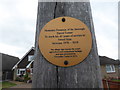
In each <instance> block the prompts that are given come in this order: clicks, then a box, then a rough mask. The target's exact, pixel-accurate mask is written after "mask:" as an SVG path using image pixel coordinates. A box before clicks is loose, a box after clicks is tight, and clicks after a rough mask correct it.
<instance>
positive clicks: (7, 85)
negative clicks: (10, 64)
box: [0, 81, 16, 90]
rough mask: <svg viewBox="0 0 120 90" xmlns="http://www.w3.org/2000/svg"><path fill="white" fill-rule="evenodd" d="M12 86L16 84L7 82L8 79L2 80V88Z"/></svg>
mask: <svg viewBox="0 0 120 90" xmlns="http://www.w3.org/2000/svg"><path fill="white" fill-rule="evenodd" d="M0 84H1V83H0ZM12 86H16V84H14V83H11V82H8V81H5V82H2V88H10V87H12ZM0 90H1V87H0Z"/></svg>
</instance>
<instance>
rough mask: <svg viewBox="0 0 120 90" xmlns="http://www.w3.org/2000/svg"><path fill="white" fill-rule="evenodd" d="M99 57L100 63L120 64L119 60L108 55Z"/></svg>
mask: <svg viewBox="0 0 120 90" xmlns="http://www.w3.org/2000/svg"><path fill="white" fill-rule="evenodd" d="M99 59H100V65H106V64H114V65H118V64H120V61H119V60H114V59H112V58H108V57H106V56H99Z"/></svg>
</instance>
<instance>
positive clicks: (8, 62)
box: [0, 53, 20, 71]
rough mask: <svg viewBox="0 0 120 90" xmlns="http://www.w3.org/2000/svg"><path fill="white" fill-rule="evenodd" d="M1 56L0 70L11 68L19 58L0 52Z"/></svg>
mask: <svg viewBox="0 0 120 90" xmlns="http://www.w3.org/2000/svg"><path fill="white" fill-rule="evenodd" d="M0 56H1V57H2V58H1V59H0V60H1V61H2V70H3V71H4V70H12V68H13V66H14V65H15V64H16V63H17V62H18V61H19V60H20V59H19V58H18V57H15V56H11V55H7V54H3V53H0Z"/></svg>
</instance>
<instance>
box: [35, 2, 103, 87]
mask: <svg viewBox="0 0 120 90" xmlns="http://www.w3.org/2000/svg"><path fill="white" fill-rule="evenodd" d="M61 16H70V17H74V18H76V19H79V20H81V21H82V22H84V23H85V24H86V25H87V26H88V28H89V29H90V32H91V34H92V49H91V52H90V54H89V55H88V57H87V58H86V59H85V60H84V61H83V62H81V63H80V64H78V65H75V66H72V67H67V68H64V67H57V66H55V65H52V64H51V63H49V62H47V60H45V58H44V57H43V56H42V54H41V52H40V50H39V47H38V37H39V33H40V30H41V29H42V27H44V25H45V24H46V23H47V22H48V21H50V20H52V19H54V18H57V17H61ZM101 87H102V81H101V73H100V64H99V57H98V53H97V45H96V39H95V33H94V26H93V21H92V14H91V8H90V3H89V2H57V3H56V2H39V3H38V16H37V27H36V40H35V62H34V74H33V88H101Z"/></svg>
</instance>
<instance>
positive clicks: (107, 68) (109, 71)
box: [106, 65, 115, 73]
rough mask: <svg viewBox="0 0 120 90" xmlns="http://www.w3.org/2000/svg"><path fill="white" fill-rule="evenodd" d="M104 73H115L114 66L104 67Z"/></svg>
mask: <svg viewBox="0 0 120 90" xmlns="http://www.w3.org/2000/svg"><path fill="white" fill-rule="evenodd" d="M106 71H107V73H111V72H115V67H114V65H106Z"/></svg>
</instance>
